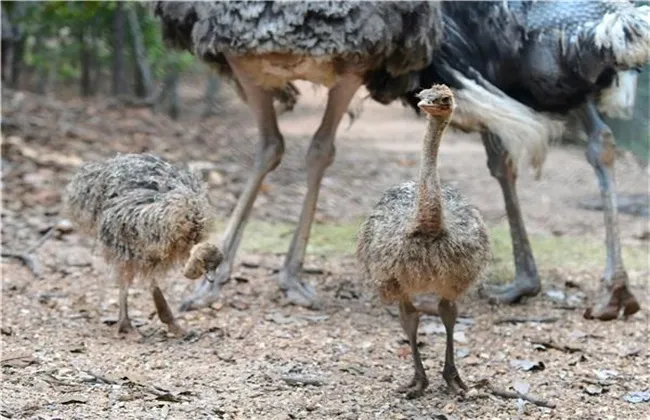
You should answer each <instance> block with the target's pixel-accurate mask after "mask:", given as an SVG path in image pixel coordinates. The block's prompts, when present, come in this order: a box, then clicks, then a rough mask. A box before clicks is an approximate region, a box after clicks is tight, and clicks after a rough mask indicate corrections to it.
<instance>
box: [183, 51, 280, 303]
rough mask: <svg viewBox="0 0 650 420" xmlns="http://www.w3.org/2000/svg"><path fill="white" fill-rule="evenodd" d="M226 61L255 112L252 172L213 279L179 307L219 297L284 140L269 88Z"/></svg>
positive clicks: (207, 280)
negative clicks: (257, 137) (256, 140)
mask: <svg viewBox="0 0 650 420" xmlns="http://www.w3.org/2000/svg"><path fill="white" fill-rule="evenodd" d="M229 63H230V66H231V68H232V69H233V72H234V73H235V76H236V78H237V80H238V82H239V85H240V86H241V89H242V91H243V93H244V94H245V97H246V102H247V103H248V105H249V106H250V107H251V109H252V110H253V113H254V114H255V117H256V122H257V126H258V128H259V131H260V137H261V140H260V143H259V146H258V149H257V154H256V155H255V163H254V167H253V173H252V175H251V176H250V178H249V179H248V182H247V183H246V187H245V188H244V191H243V192H242V195H241V196H240V197H239V200H238V201H237V205H236V206H235V209H234V210H233V213H232V215H231V216H230V220H229V221H228V226H227V228H226V233H225V239H224V242H223V248H222V249H223V253H224V260H223V262H222V263H221V265H219V268H217V271H216V273H215V274H214V275H212V276H210V277H211V278H212V279H214V281H210V280H209V279H208V278H207V276H206V278H204V279H203V281H202V282H201V283H200V284H199V285H198V286H197V288H196V290H195V291H194V294H193V295H192V296H191V297H190V298H189V299H187V300H185V301H184V302H183V304H182V305H181V311H189V310H192V309H198V308H202V307H205V306H209V305H210V304H212V303H213V302H214V301H216V300H217V298H218V297H219V289H220V285H221V284H222V283H225V282H226V281H227V280H228V278H229V277H230V273H231V271H232V267H233V264H234V261H235V256H236V254H237V249H238V248H239V244H240V242H241V239H242V234H243V232H244V227H245V226H246V222H247V221H248V217H249V215H250V212H251V209H252V208H253V203H254V202H255V198H256V197H257V193H258V192H259V189H260V185H261V184H262V181H263V180H264V177H265V176H266V174H268V173H269V172H271V171H272V170H273V169H275V168H276V167H277V166H278V165H279V164H280V161H281V160H282V155H283V153H284V140H283V138H282V134H280V129H279V128H278V123H277V117H276V114H275V109H274V108H273V92H272V91H269V90H264V89H262V88H261V87H259V86H257V85H256V84H255V83H254V82H253V80H252V79H251V78H250V77H249V76H248V75H247V74H246V73H245V72H244V71H242V70H241V69H240V68H239V66H238V65H237V62H236V60H233V59H229Z"/></svg>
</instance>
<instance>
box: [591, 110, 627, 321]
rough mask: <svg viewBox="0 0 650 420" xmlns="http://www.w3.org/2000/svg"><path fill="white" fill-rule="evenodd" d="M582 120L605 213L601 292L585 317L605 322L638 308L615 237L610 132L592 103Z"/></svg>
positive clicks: (613, 183)
mask: <svg viewBox="0 0 650 420" xmlns="http://www.w3.org/2000/svg"><path fill="white" fill-rule="evenodd" d="M581 111H582V112H581V117H582V121H583V123H584V125H585V129H586V130H587V135H588V136H589V143H588V145H587V153H586V154H587V160H588V161H589V163H590V164H591V166H593V168H594V170H595V171H596V176H597V177H598V183H599V184H600V195H601V197H602V200H603V208H604V213H605V229H606V238H605V243H606V246H607V263H606V267H605V275H604V276H603V279H602V280H603V283H604V290H603V296H602V298H601V299H600V301H599V302H598V303H597V304H596V305H595V306H594V307H592V308H587V310H586V311H585V314H584V316H585V318H587V319H593V318H595V319H599V320H601V321H607V320H611V319H615V318H617V317H618V314H619V312H620V310H621V309H623V313H624V315H626V316H628V315H632V314H634V313H636V312H637V311H638V310H639V309H640V306H639V302H638V301H637V300H636V298H635V297H634V295H633V294H632V292H630V290H629V287H628V278H627V272H626V271H625V267H624V266H623V258H622V256H621V243H620V240H619V237H618V222H617V219H616V210H617V209H616V185H615V182H614V148H615V145H616V142H615V139H614V135H613V134H612V130H611V129H610V128H609V127H608V126H607V125H606V124H605V123H604V122H603V120H602V119H601V118H600V115H599V114H598V111H597V110H596V106H595V105H594V103H593V101H592V100H588V101H587V103H586V105H585V106H584V107H583V109H582V110H581Z"/></svg>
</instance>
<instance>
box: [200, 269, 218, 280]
mask: <svg viewBox="0 0 650 420" xmlns="http://www.w3.org/2000/svg"><path fill="white" fill-rule="evenodd" d="M203 278H204V279H205V281H207V282H208V283H214V282H215V281H217V270H208V271H206V272H205V274H204V276H203Z"/></svg>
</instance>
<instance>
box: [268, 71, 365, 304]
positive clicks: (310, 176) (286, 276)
mask: <svg viewBox="0 0 650 420" xmlns="http://www.w3.org/2000/svg"><path fill="white" fill-rule="evenodd" d="M361 83H362V80H361V78H359V77H358V76H357V75H354V74H348V75H346V76H343V77H342V78H341V80H340V81H339V82H338V83H337V84H336V85H335V86H334V87H332V88H331V89H330V91H329V95H328V98H327V107H326V109H325V115H324V116H323V119H322V121H321V124H320V127H319V128H318V130H317V131H316V134H315V135H314V137H313V139H312V142H311V144H310V145H309V150H308V151H307V195H306V196H305V200H304V202H303V206H302V212H301V213H300V221H299V222H298V228H297V229H296V231H295V233H294V235H293V239H292V240H291V246H290V247H289V252H288V253H287V256H286V259H285V262H284V266H283V268H282V270H281V271H280V275H279V279H278V282H279V284H280V289H281V290H282V291H283V292H284V293H285V294H286V296H287V298H288V300H289V301H290V302H291V303H294V304H296V305H301V306H306V307H312V308H315V307H318V306H320V305H319V303H318V302H317V301H316V295H315V293H314V290H313V288H312V287H311V286H309V285H308V284H306V283H305V282H304V281H302V280H301V279H300V271H301V270H302V264H303V261H304V259H305V250H306V248H307V243H308V241H309V233H310V231H311V225H312V222H313V220H314V213H315V212H316V204H317V202H318V193H319V191H320V186H321V180H322V179H323V175H324V173H325V169H327V167H328V166H330V165H331V164H332V162H333V161H334V139H335V137H336V130H337V129H338V126H339V123H340V122H341V118H342V117H343V114H345V112H346V111H347V109H348V106H349V105H350V101H351V100H352V98H353V97H354V94H355V93H356V91H357V89H358V88H359V86H361Z"/></svg>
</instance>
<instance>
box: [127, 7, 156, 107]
mask: <svg viewBox="0 0 650 420" xmlns="http://www.w3.org/2000/svg"><path fill="white" fill-rule="evenodd" d="M135 7H138V5H137V4H132V5H131V4H130V5H129V7H128V8H127V10H126V15H127V18H128V21H129V27H130V28H131V41H132V46H133V53H134V59H135V63H136V79H135V80H136V93H137V94H138V96H139V97H147V96H149V95H150V94H151V93H152V91H153V89H154V82H153V76H152V74H151V67H150V66H149V60H148V59H147V50H146V47H145V44H144V37H143V35H142V30H141V28H140V23H139V22H138V14H137V12H136V9H135ZM138 90H139V92H138Z"/></svg>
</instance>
